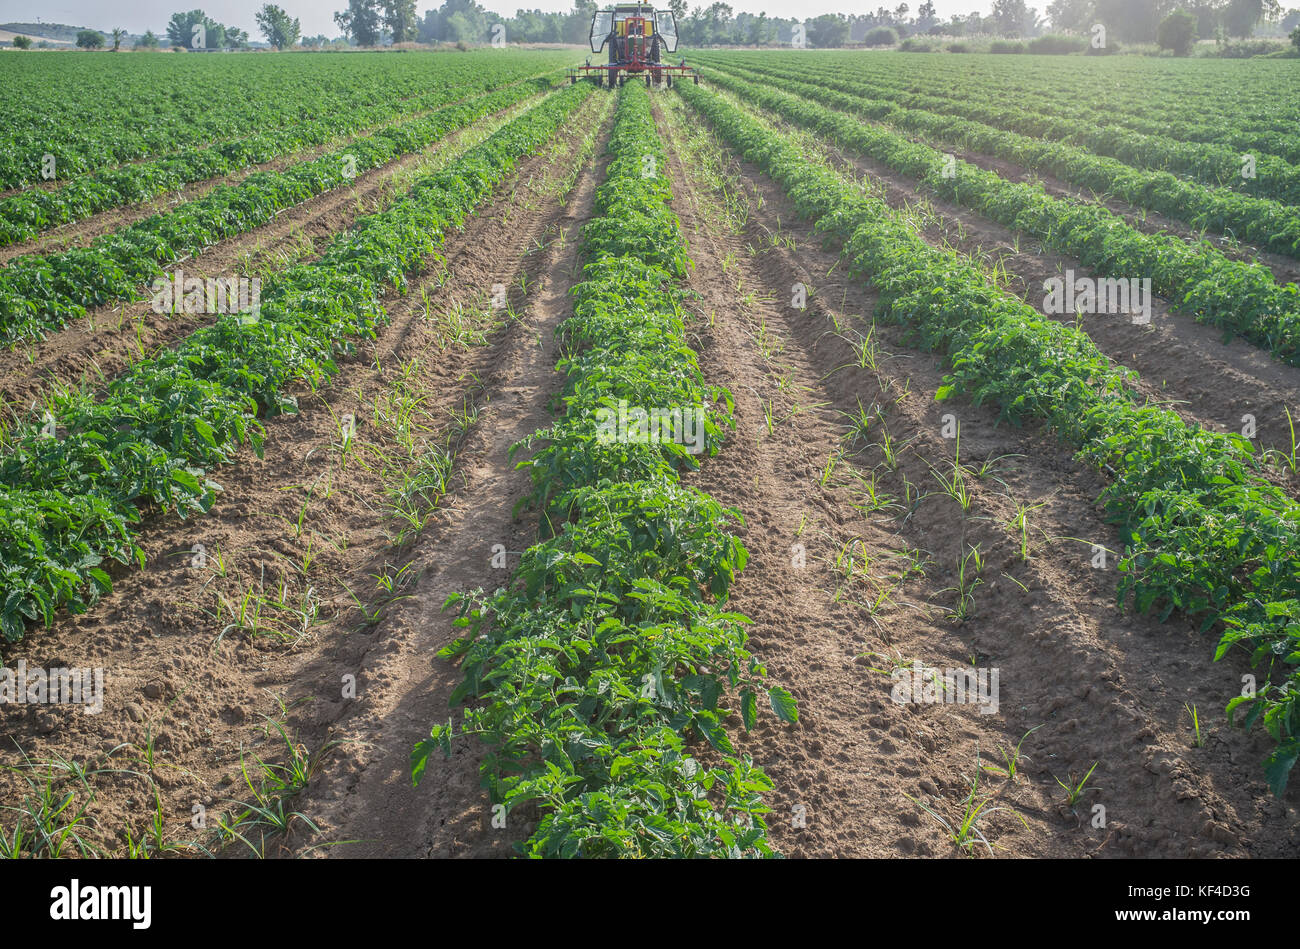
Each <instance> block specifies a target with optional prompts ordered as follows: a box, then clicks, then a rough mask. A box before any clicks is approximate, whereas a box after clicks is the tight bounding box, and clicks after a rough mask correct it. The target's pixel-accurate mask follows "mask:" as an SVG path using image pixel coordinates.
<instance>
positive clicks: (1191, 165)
mask: <svg viewBox="0 0 1300 949" xmlns="http://www.w3.org/2000/svg"><path fill="white" fill-rule="evenodd" d="M873 84H876V83H873ZM892 88H893V84H892V83H890V82H888V80H885V81H884V82H883V83H880V84H879V86H878V88H877V91H876V94H877V96H879V95H880V94H881V93H884V94H889V90H890V89H892ZM899 94H900V96H901V101H902V102H903V103H908V102H909V101H910V102H912V103H913V104H915V105H916V106H918V107H920V108H926V107H927V105H928V104H929V103H927V97H924V96H922V97H912V96H909V95H907V94H906V93H902V92H901V91H900V92H899ZM944 101H946V100H944ZM938 104H939V105H940V107H944V105H943V103H942V102H941V103H938ZM964 108H965V109H966V110H969V112H970V113H971V114H972V115H973V116H977V117H980V118H981V119H983V118H984V117H985V116H987V115H989V112H988V111H986V110H985V109H984V108H982V107H980V106H977V105H971V104H967V105H966V106H965V107H964ZM1013 121H1014V124H1013V125H1011V128H1013V129H1014V130H1016V131H1020V132H1024V133H1025V134H1027V135H1033V136H1035V137H1037V138H1042V139H1047V140H1049V141H1054V142H1064V143H1069V144H1074V145H1078V146H1081V147H1083V148H1086V149H1088V150H1090V151H1092V152H1095V153H1097V154H1099V155H1106V156H1108V157H1110V158H1115V159H1118V160H1119V161H1121V162H1123V163H1125V164H1127V165H1132V166H1134V167H1136V168H1150V169H1156V170H1160V171H1170V172H1175V173H1177V174H1184V175H1188V176H1190V177H1191V178H1194V179H1195V180H1197V181H1202V182H1204V183H1206V184H1209V185H1214V186H1220V187H1228V186H1231V187H1233V188H1235V189H1238V190H1240V191H1242V192H1245V193H1248V194H1253V195H1257V196H1259V197H1266V198H1273V199H1275V200H1277V201H1281V202H1283V203H1284V204H1290V205H1300V167H1298V166H1296V165H1293V164H1291V163H1290V162H1288V161H1287V160H1286V159H1284V158H1282V157H1280V156H1278V155H1270V154H1268V153H1265V152H1259V153H1257V154H1255V155H1254V159H1255V177H1253V178H1243V177H1242V175H1241V168H1242V153H1241V152H1240V151H1238V150H1237V149H1235V148H1232V147H1230V146H1227V145H1221V144H1218V143H1215V142H1185V141H1179V140H1177V139H1174V138H1170V137H1167V136H1164V135H1144V134H1142V133H1140V132H1134V131H1132V130H1130V129H1125V128H1122V127H1119V126H1116V125H1115V124H1113V123H1104V124H1103V123H1102V122H1099V121H1098V120H1097V117H1096V115H1095V114H1094V115H1093V117H1092V118H1090V119H1081V118H1079V117H1073V118H1062V117H1059V116H1054V115H1034V114H1032V113H1029V112H1024V111H1018V112H1016V113H1015V115H1014V119H1013Z"/></svg>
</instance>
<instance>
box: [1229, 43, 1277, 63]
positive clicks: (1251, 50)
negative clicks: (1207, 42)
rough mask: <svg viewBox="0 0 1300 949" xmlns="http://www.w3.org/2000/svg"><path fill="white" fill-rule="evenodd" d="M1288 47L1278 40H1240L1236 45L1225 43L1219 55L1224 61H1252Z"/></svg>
mask: <svg viewBox="0 0 1300 949" xmlns="http://www.w3.org/2000/svg"><path fill="white" fill-rule="evenodd" d="M1285 49H1286V47H1285V46H1283V45H1281V44H1279V43H1278V42H1277V40H1240V41H1239V42H1236V43H1224V44H1223V48H1222V49H1220V50H1219V53H1218V55H1219V56H1221V57H1223V58H1224V59H1250V58H1252V57H1254V56H1267V55H1269V54H1270V53H1276V52H1278V51H1279V50H1285Z"/></svg>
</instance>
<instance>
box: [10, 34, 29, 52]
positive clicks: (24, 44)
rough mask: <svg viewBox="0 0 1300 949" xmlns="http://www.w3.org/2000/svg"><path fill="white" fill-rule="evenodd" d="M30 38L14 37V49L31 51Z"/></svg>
mask: <svg viewBox="0 0 1300 949" xmlns="http://www.w3.org/2000/svg"><path fill="white" fill-rule="evenodd" d="M31 48H32V38H31V37H30V36H15V37H14V49H31Z"/></svg>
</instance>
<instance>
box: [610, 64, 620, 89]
mask: <svg viewBox="0 0 1300 949" xmlns="http://www.w3.org/2000/svg"><path fill="white" fill-rule="evenodd" d="M617 85H618V70H617V69H611V70H610V71H609V87H610V88H611V89H613V88H614V87H615V86H617Z"/></svg>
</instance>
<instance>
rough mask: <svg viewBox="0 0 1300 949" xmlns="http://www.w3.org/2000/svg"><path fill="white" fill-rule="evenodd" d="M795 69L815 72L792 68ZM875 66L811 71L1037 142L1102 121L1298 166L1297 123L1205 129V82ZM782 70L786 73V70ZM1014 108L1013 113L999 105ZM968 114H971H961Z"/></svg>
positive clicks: (1232, 120)
mask: <svg viewBox="0 0 1300 949" xmlns="http://www.w3.org/2000/svg"><path fill="white" fill-rule="evenodd" d="M732 61H734V62H736V63H737V64H739V65H749V64H758V63H763V64H764V65H771V64H772V62H773V61H771V60H769V61H767V62H764V61H762V60H758V59H755V58H752V57H750V58H744V57H734V58H733V60H732ZM794 65H795V66H796V67H803V68H805V69H806V68H807V67H809V66H811V65H813V64H810V63H808V62H807V61H806V60H805V61H804V62H797V61H796V62H795V64H794ZM872 65H875V64H867V65H866V68H864V67H863V64H862V63H861V62H860V61H855V62H853V63H852V64H850V63H845V62H836V61H834V60H830V59H827V60H825V61H823V62H821V63H816V64H815V66H814V67H813V68H814V69H815V71H817V72H818V73H820V74H822V75H827V76H831V77H836V78H842V79H856V80H858V81H859V82H864V83H867V84H868V85H870V86H871V88H872V90H873V92H874V94H875V97H881V96H887V97H890V98H892V99H893V100H894V101H896V102H898V103H899V104H900V105H903V106H907V107H909V108H917V109H928V110H930V111H939V112H960V114H963V115H968V117H970V118H979V119H980V121H984V122H988V123H990V124H992V125H996V126H998V127H1001V128H1014V129H1017V130H1019V131H1023V132H1025V133H1026V134H1030V135H1033V134H1037V132H1036V131H1035V130H1036V129H1037V128H1039V127H1040V126H1038V125H1037V124H1036V123H1039V122H1042V121H1044V120H1049V119H1053V120H1058V121H1059V120H1067V121H1070V122H1072V123H1076V124H1077V123H1078V122H1085V123H1087V124H1088V125H1090V126H1095V125H1096V124H1097V123H1098V119H1099V117H1104V120H1105V123H1106V126H1107V127H1110V128H1113V127H1115V126H1120V127H1123V128H1125V129H1129V130H1131V131H1133V132H1140V133H1142V134H1145V135H1152V136H1156V137H1159V138H1165V139H1172V140H1174V141H1179V142H1202V143H1213V144H1217V145H1221V146H1226V147H1229V148H1233V149H1236V150H1237V151H1238V154H1241V153H1243V152H1250V153H1251V154H1260V153H1263V154H1267V155H1276V156H1277V157H1279V158H1282V159H1284V160H1285V161H1287V162H1290V163H1295V162H1298V161H1300V131H1298V130H1297V126H1296V124H1295V122H1296V120H1295V118H1291V119H1290V120H1285V119H1282V118H1281V117H1280V116H1278V117H1275V118H1274V119H1273V120H1272V121H1271V122H1270V121H1269V120H1265V121H1264V122H1263V123H1262V124H1261V123H1260V122H1259V121H1258V120H1251V119H1250V118H1248V117H1242V116H1241V115H1239V114H1237V113H1235V112H1229V113H1227V114H1224V113H1221V112H1220V113H1216V114H1215V115H1214V117H1213V118H1214V120H1213V121H1207V118H1206V110H1207V106H1211V105H1213V106H1218V105H1220V103H1219V101H1218V99H1217V97H1215V95H1214V91H1213V90H1212V89H1211V88H1208V87H1207V85H1206V84H1205V83H1204V82H1201V83H1197V84H1190V85H1189V87H1186V88H1183V89H1182V91H1180V92H1156V91H1154V90H1152V89H1151V88H1149V87H1148V86H1146V85H1145V84H1141V85H1138V86H1137V87H1135V88H1131V89H1129V90H1127V91H1125V92H1124V93H1123V94H1117V93H1116V92H1115V91H1113V90H1106V89H1081V88H1080V87H1079V83H1078V74H1077V72H1076V73H1074V74H1072V75H1071V76H1069V77H1068V79H1066V80H1064V81H1061V82H1057V83H1052V82H1048V81H1045V77H1044V76H1043V75H1042V74H1041V73H1036V74H1034V76H1033V77H1032V78H1030V79H1027V80H1021V81H1016V73H1015V72H1014V71H1013V70H999V71H998V72H997V73H996V74H991V75H985V76H982V77H980V78H978V79H977V78H976V77H975V76H973V75H971V74H970V72H963V73H962V74H961V75H960V76H954V75H952V74H949V73H947V72H946V71H940V70H934V71H932V72H928V73H926V74H925V75H918V74H916V73H915V72H913V73H910V74H908V75H906V76H903V75H900V74H899V73H898V72H897V71H895V70H889V69H885V68H881V67H880V66H879V65H876V68H870V67H871V66H872ZM781 68H782V69H784V68H785V64H784V63H783V64H782V66H781ZM1007 101H1015V102H1017V105H1015V106H1005V107H1002V106H998V105H995V103H997V102H1007ZM967 107H969V108H971V110H972V111H971V112H970V113H969V114H968V113H966V112H964V111H961V110H963V109H965V108H967Z"/></svg>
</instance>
